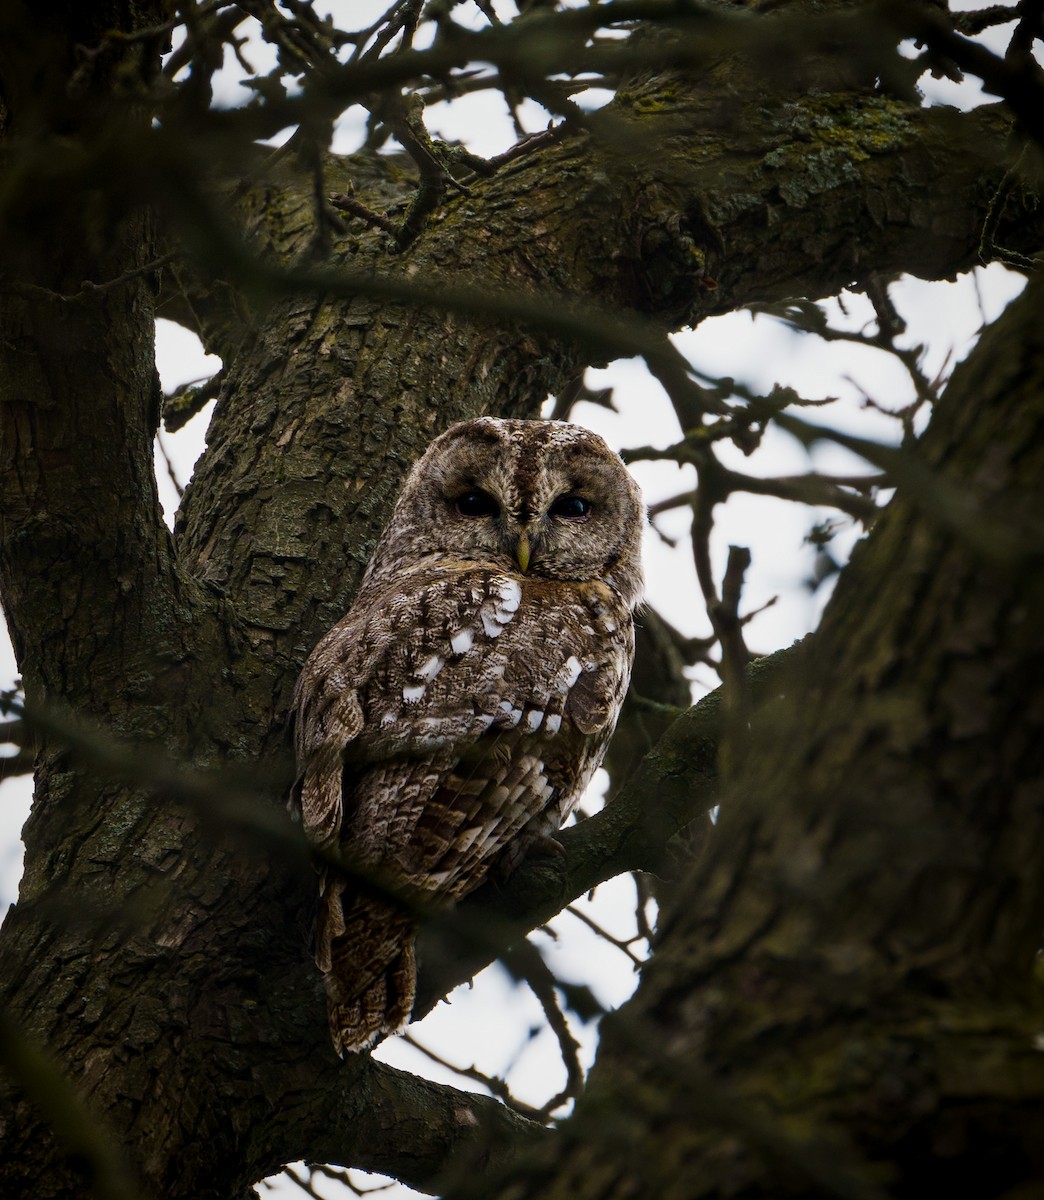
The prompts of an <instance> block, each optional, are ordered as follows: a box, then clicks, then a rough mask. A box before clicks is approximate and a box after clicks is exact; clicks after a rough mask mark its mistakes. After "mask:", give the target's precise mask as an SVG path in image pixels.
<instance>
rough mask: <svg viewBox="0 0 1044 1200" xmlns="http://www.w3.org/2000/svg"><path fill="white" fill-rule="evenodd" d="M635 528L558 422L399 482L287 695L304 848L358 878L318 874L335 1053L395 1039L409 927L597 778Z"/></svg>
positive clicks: (408, 999) (618, 690)
mask: <svg viewBox="0 0 1044 1200" xmlns="http://www.w3.org/2000/svg"><path fill="white" fill-rule="evenodd" d="M641 528H642V506H641V498H640V495H639V492H638V488H637V485H636V484H635V483H634V481H633V480H632V479H631V477H630V476H629V475H628V473H627V471H626V470H625V468H624V466H623V463H622V462H621V461H620V459H619V458H618V457H617V456H616V455H615V454H614V453H613V452H612V451H611V450H610V449H609V448H608V447H607V446H606V445H605V443H604V442H603V441H602V440H601V438H599V437H597V436H596V435H595V434H593V433H590V432H588V431H587V430H584V429H582V428H580V427H579V426H576V425H570V424H567V423H565V422H561V421H506V420H496V419H493V418H489V417H483V418H480V419H478V420H475V421H467V422H463V423H462V424H460V425H455V426H453V427H452V428H451V429H449V430H448V431H447V432H446V433H444V434H443V435H442V436H441V437H440V438H437V439H436V440H435V441H434V442H433V443H432V444H431V446H429V448H428V450H427V452H426V453H425V454H424V456H423V457H422V458H421V459H420V461H419V462H418V463H417V465H416V466H415V467H414V469H413V471H412V473H411V474H410V476H409V478H408V479H407V481H406V484H405V486H404V488H403V491H402V494H401V496H400V497H399V501H398V503H397V504H396V507H395V510H394V512H393V513H392V517H391V521H390V522H389V524H388V528H387V529H386V531H385V533H384V535H383V537H382V538H381V540H380V542H379V544H378V546H377V549H376V551H375V552H374V556H373V559H372V560H371V562H370V565H369V567H368V568H367V571H366V575H365V576H364V579H363V582H362V586H361V588H360V591H359V594H358V596H357V597H356V600H355V603H354V604H353V606H352V608H351V610H350V611H349V612H348V614H347V615H346V616H345V617H344V618H343V619H342V620H341V621H339V622H338V623H337V625H335V626H334V627H333V629H331V630H330V632H329V633H328V634H327V635H326V636H325V637H324V638H323V639H322V641H320V643H319V644H318V646H316V648H315V650H314V651H313V652H312V654H311V656H310V658H309V659H308V662H307V663H306V664H305V667H304V670H303V671H302V673H301V678H300V680H299V681H298V684H297V690H296V693H295V706H296V748H297V755H298V762H299V766H300V771H301V776H300V779H299V782H298V786H297V789H296V792H295V797H296V801H297V803H298V805H299V808H300V813H301V818H302V821H303V822H304V828H305V831H306V833H307V835H308V837H309V838H310V839H311V840H312V841H313V842H314V843H315V844H316V845H317V846H320V847H323V848H326V849H330V850H334V851H337V852H339V853H341V854H342V855H343V856H344V858H345V860H346V861H347V862H349V863H350V864H351V866H352V872H351V873H350V874H347V873H344V872H341V871H338V870H336V869H334V868H331V867H325V868H323V870H322V874H321V881H320V900H319V910H318V918H317V923H316V961H317V963H318V965H319V967H320V969H321V970H322V971H323V973H324V976H325V980H326V987H327V994H328V996H329V1008H330V1029H331V1035H332V1037H333V1041H334V1045H335V1047H336V1048H337V1049H338V1050H339V1051H340V1050H342V1049H345V1050H358V1049H362V1048H364V1047H366V1046H368V1045H370V1044H372V1042H373V1041H374V1040H375V1039H376V1038H377V1037H379V1036H380V1035H381V1034H383V1033H386V1032H393V1031H395V1030H397V1029H399V1028H400V1027H401V1026H402V1025H403V1024H405V1022H406V1021H407V1020H408V1019H409V1016H410V1011H411V1009H412V1006H413V996H414V988H415V979H416V964H415V961H414V952H413V935H414V924H415V915H411V914H410V912H409V911H408V910H409V907H410V906H411V905H412V906H413V907H414V910H415V911H416V910H418V909H419V910H421V911H433V910H437V909H439V908H441V907H445V906H447V905H449V904H452V903H453V902H454V901H456V900H458V899H460V897H462V896H464V895H466V894H467V893H468V892H470V891H472V890H473V889H474V888H476V887H478V886H479V884H481V883H482V881H483V880H484V879H485V878H486V877H487V875H488V874H489V872H490V869H491V868H492V867H493V866H494V864H500V865H501V866H504V867H506V868H507V869H510V867H511V866H513V865H514V864H515V863H516V862H517V861H518V860H519V859H520V858H521V856H522V855H523V854H524V852H525V848H526V846H527V845H528V844H531V843H532V841H533V840H535V839H537V838H540V837H546V836H550V835H552V834H553V833H554V832H555V831H556V830H557V829H558V828H559V827H560V825H561V824H562V822H563V821H564V820H565V818H566V817H567V816H568V814H569V812H570V811H571V810H572V808H573V806H574V805H575V803H576V801H577V800H578V799H579V797H580V795H581V793H582V792H583V790H584V788H585V787H586V786H587V784H588V782H589V781H590V779H591V776H592V774H593V773H594V771H595V769H596V768H597V766H598V764H599V763H600V762H601V759H602V755H603V753H604V751H605V746H606V742H607V741H608V739H609V737H610V735H611V734H612V731H613V728H614V727H615V725H616V719H617V715H618V713H619V709H620V704H621V702H622V700H623V696H624V692H625V691H626V688H627V680H628V677H629V675H630V669H631V660H632V657H633V640H634V639H633V626H632V613H633V611H634V607H635V604H636V603H637V602H638V600H639V597H640V592H641V586H642V585H641V564H640V542H641ZM396 897H400V898H402V899H403V900H404V901H405V904H403V903H397V902H396Z"/></svg>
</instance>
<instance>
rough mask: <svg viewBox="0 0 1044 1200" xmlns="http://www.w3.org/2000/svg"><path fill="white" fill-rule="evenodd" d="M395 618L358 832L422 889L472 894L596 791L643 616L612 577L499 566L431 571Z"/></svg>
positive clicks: (354, 833) (381, 664)
mask: <svg viewBox="0 0 1044 1200" xmlns="http://www.w3.org/2000/svg"><path fill="white" fill-rule="evenodd" d="M400 598H401V597H400ZM385 613H386V614H387V620H388V621H390V622H392V623H393V624H394V623H397V621H399V620H401V621H402V627H401V630H400V632H399V633H397V634H396V635H395V636H393V637H391V638H390V639H389V641H388V642H387V643H386V645H385V648H384V650H383V652H382V655H381V657H380V660H379V661H376V662H375V663H374V664H373V670H372V672H371V674H370V675H369V677H368V681H367V683H366V685H364V686H363V687H361V689H360V693H361V701H362V708H363V712H364V714H365V716H364V726H363V729H362V730H361V732H360V733H359V735H358V737H357V740H356V743H355V745H354V746H353V747H352V748H351V749H350V750H349V756H350V758H351V759H354V760H356V761H358V763H359V766H360V767H362V768H363V770H362V771H361V773H359V774H357V776H356V779H355V781H354V783H353V795H352V798H351V801H350V803H349V804H348V806H347V808H346V811H345V818H346V822H347V824H346V833H347V834H348V836H349V837H350V838H351V840H352V842H353V843H354V844H355V845H357V846H359V847H360V848H364V847H365V846H366V844H367V842H368V841H370V840H374V841H379V845H380V850H381V857H382V861H384V862H389V861H392V862H395V863H396V864H397V865H398V868H399V869H400V870H401V872H402V875H403V878H404V879H406V880H409V881H411V882H414V883H416V885H417V886H419V887H423V888H424V890H426V891H433V890H435V891H439V892H440V893H442V894H446V895H462V894H464V893H465V892H466V891H468V890H470V889H471V888H472V887H474V886H477V885H478V883H479V882H481V879H482V878H483V877H484V875H485V873H486V872H487V870H488V868H489V866H490V864H491V863H492V862H493V860H494V859H496V858H497V857H498V856H499V855H500V853H501V852H502V850H503V849H504V847H505V846H506V845H507V844H508V843H509V842H511V841H512V840H513V839H515V838H516V837H517V835H518V834H519V833H521V832H522V831H523V830H526V831H527V832H528V833H532V834H537V835H539V834H550V833H553V832H554V831H555V830H556V829H557V828H558V827H559V825H560V824H561V822H562V821H563V820H564V819H565V817H566V816H567V815H568V813H569V811H570V810H571V809H572V807H573V805H574V804H575V802H576V800H577V799H578V798H579V795H580V793H581V792H582V791H583V789H584V787H586V785H587V783H588V781H589V780H590V777H591V775H592V774H593V772H594V770H595V768H596V767H597V766H598V764H599V762H600V761H601V758H602V754H603V752H604V748H605V744H606V742H607V740H608V738H609V736H610V734H611V733H612V730H613V727H614V726H615V723H616V717H617V714H618V712H619V707H620V704H621V702H622V699H623V693H624V690H625V688H626V681H627V677H628V675H629V671H630V660H631V654H632V633H631V621H630V614H629V612H627V611H626V610H625V609H624V607H623V606H622V605H620V604H619V603H617V602H615V597H614V596H613V594H612V593H611V592H610V590H609V589H608V588H606V587H605V585H603V584H601V583H590V584H581V583H560V582H557V581H547V580H528V579H526V580H521V581H520V580H518V579H516V578H513V577H511V576H508V575H502V574H499V573H497V572H494V571H490V570H488V569H484V570H476V571H472V572H470V573H466V574H465V573H462V572H456V573H453V574H448V573H447V574H445V575H443V576H442V577H441V578H440V577H435V578H429V579H427V580H426V581H425V583H424V586H422V587H421V588H419V589H418V590H417V591H416V592H414V593H413V594H412V595H411V596H410V597H409V600H408V602H405V603H402V604H401V605H400V606H399V608H398V610H396V608H395V606H394V605H392V606H385ZM419 616H422V618H423V619H422V620H418V617H419ZM366 768H368V769H366Z"/></svg>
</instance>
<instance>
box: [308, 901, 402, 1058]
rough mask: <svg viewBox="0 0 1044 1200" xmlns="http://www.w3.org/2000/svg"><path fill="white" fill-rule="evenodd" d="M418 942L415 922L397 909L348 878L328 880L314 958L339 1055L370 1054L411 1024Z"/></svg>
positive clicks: (317, 929) (331, 1035)
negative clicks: (383, 1040) (385, 1037)
mask: <svg viewBox="0 0 1044 1200" xmlns="http://www.w3.org/2000/svg"><path fill="white" fill-rule="evenodd" d="M413 941H414V927H413V922H412V921H411V920H410V919H409V917H408V916H407V915H406V914H405V913H404V912H403V911H402V909H401V908H399V907H398V906H397V905H395V904H393V903H391V902H390V901H388V900H386V899H383V898H382V897H380V896H375V895H373V894H368V893H366V892H358V891H356V890H355V889H354V888H352V886H351V885H350V884H347V881H345V880H343V879H326V880H324V881H323V887H322V893H321V896H320V900H319V913H318V918H317V921H316V947H315V958H316V962H317V963H318V965H319V968H320V970H322V971H323V973H324V979H325V983H326V996H327V1011H328V1013H329V1017H330V1038H331V1040H332V1041H333V1044H334V1049H335V1050H336V1051H337V1053H338V1054H343V1053H344V1051H346V1050H353V1051H354V1050H365V1049H367V1048H368V1047H370V1046H372V1045H373V1043H374V1042H375V1041H376V1040H377V1039H378V1038H379V1037H380V1036H381V1034H385V1033H397V1032H398V1031H399V1030H400V1029H401V1028H402V1027H403V1026H404V1025H405V1024H406V1022H407V1021H408V1020H409V1019H410V1013H411V1012H412V1011H413V998H414V995H415V994H416V990H417V962H416V958H415V956H414V950H413Z"/></svg>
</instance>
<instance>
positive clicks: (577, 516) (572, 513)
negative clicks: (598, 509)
mask: <svg viewBox="0 0 1044 1200" xmlns="http://www.w3.org/2000/svg"><path fill="white" fill-rule="evenodd" d="M593 507H594V506H593V505H592V504H591V501H590V500H585V499H584V498H583V496H559V497H558V499H557V500H556V501H555V502H554V504H552V505H551V508H550V509H549V510H548V511H549V512H550V514H551V516H553V517H562V519H563V520H566V521H586V520H587V518H588V517H589V516H590V515H591V509H592V508H593Z"/></svg>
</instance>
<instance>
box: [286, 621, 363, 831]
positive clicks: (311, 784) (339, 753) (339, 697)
mask: <svg viewBox="0 0 1044 1200" xmlns="http://www.w3.org/2000/svg"><path fill="white" fill-rule="evenodd" d="M351 615H352V614H351V613H349V615H348V617H346V618H345V620H344V621H341V622H340V623H339V624H338V625H335V626H334V628H333V629H331V630H330V632H329V633H328V634H327V635H326V636H325V637H324V638H323V640H322V641H321V642H320V643H319V645H318V646H316V648H315V650H313V652H312V654H311V656H310V658H309V659H308V662H307V663H306V664H305V668H304V670H303V671H302V672H301V676H300V678H299V679H298V681H297V686H296V688H295V689H294V700H293V703H294V710H295V713H294V747H295V750H296V754H297V762H298V765H299V767H300V775H299V777H298V779H297V781H296V783H295V785H294V790H293V793H292V795H291V805H292V806H293V807H294V808H295V809H296V810H297V812H298V813H299V814H300V817H301V822H302V824H303V826H304V831H305V835H306V836H307V838H308V840H309V841H311V842H312V843H314V844H316V845H319V846H324V847H330V846H333V845H335V844H336V842H337V840H338V838H339V836H340V833H341V828H342V825H343V823H344V796H343V787H342V775H343V770H344V759H345V754H346V752H347V750H348V748H349V747H350V746H351V744H352V743H353V742H354V741H355V739H356V738H357V737H358V736H359V734H360V733H361V732H362V730H363V726H364V724H365V719H364V716H363V710H362V705H361V703H360V701H359V693H358V691H357V690H356V688H355V686H354V684H353V681H354V679H355V678H356V676H357V673H358V671H359V669H360V667H361V666H363V665H364V664H362V663H360V662H359V661H358V660H359V658H360V655H359V653H358V641H357V635H358V633H359V632H360V631H359V630H358V629H355V628H353V625H355V624H356V623H355V622H353V621H351V620H350V618H351ZM353 635H354V636H353Z"/></svg>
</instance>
